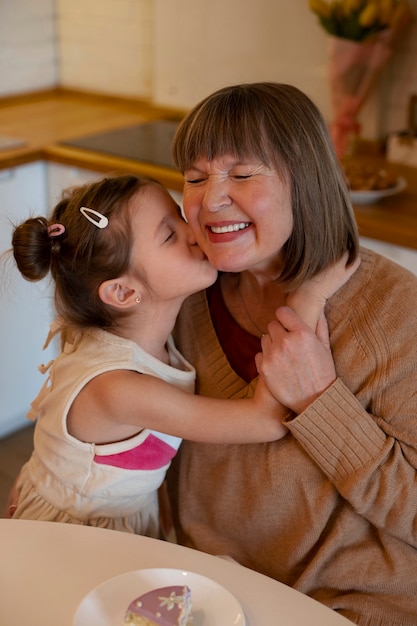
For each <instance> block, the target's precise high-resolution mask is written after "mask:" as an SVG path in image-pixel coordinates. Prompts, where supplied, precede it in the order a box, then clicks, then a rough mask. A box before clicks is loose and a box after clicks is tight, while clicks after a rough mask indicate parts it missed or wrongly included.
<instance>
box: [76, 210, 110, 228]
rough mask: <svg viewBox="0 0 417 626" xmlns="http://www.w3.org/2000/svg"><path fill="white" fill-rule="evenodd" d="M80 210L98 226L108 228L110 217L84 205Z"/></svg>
mask: <svg viewBox="0 0 417 626" xmlns="http://www.w3.org/2000/svg"><path fill="white" fill-rule="evenodd" d="M80 212H81V213H82V214H83V215H84V217H85V218H86V219H87V220H88V221H89V222H91V223H92V224H94V226H97V228H106V226H108V224H109V220H108V218H107V217H106V216H105V215H103V214H102V213H99V212H98V211H95V210H94V209H88V208H87V207H86V206H82V207H81V208H80Z"/></svg>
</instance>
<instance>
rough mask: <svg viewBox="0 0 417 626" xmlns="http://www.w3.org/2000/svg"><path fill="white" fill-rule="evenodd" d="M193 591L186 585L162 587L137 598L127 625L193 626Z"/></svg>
mask: <svg viewBox="0 0 417 626" xmlns="http://www.w3.org/2000/svg"><path fill="white" fill-rule="evenodd" d="M192 621H193V618H192V615H191V591H190V589H189V588H188V587H187V586H186V585H184V586H181V585H176V586H173V585H171V586H170V587H160V588H159V589H153V590H152V591H148V592H147V593H144V594H143V595H142V596H139V597H138V598H135V599H134V600H133V601H132V602H131V603H130V604H129V606H128V608H127V611H126V615H125V621H124V623H125V624H134V625H135V626H191V624H192Z"/></svg>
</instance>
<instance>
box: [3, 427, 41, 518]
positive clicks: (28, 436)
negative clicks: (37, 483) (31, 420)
mask: <svg viewBox="0 0 417 626" xmlns="http://www.w3.org/2000/svg"><path fill="white" fill-rule="evenodd" d="M32 441H33V426H29V427H28V428H24V429H22V430H19V431H18V432H16V433H14V434H12V435H9V436H8V437H5V438H4V439H0V517H4V512H5V509H6V501H7V496H8V493H9V490H10V487H11V486H12V485H13V482H14V479H15V477H16V476H17V474H18V473H19V470H20V468H21V467H22V465H23V463H24V462H25V461H26V460H27V459H28V458H29V456H30V454H31V452H32V445H33V444H32Z"/></svg>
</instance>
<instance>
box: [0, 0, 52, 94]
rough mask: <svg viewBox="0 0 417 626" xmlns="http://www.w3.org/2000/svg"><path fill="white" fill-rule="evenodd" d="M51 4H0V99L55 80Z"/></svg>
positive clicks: (48, 0) (6, 0) (41, 0)
mask: <svg viewBox="0 0 417 626" xmlns="http://www.w3.org/2000/svg"><path fill="white" fill-rule="evenodd" d="M55 38H56V29H55V13H54V0H36V2H34V1H33V0H0V97H1V96H5V95H10V94H12V95H13V94H17V93H21V92H26V91H34V90H39V89H46V88H49V87H52V86H53V85H55V84H56V82H57V80H58V63H57V55H56V48H55Z"/></svg>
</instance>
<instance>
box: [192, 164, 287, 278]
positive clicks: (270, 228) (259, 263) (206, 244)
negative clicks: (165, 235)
mask: <svg viewBox="0 0 417 626" xmlns="http://www.w3.org/2000/svg"><path fill="white" fill-rule="evenodd" d="M184 176H185V185H184V213H185V216H186V218H187V220H188V222H189V224H190V226H191V229H192V231H193V234H194V236H195V238H196V240H197V243H198V245H199V246H200V247H201V248H202V249H203V250H204V252H205V253H206V255H207V257H208V259H209V261H210V262H211V263H212V265H214V267H216V268H217V269H218V270H221V271H225V272H241V271H244V270H249V271H254V272H256V271H258V272H264V273H271V272H273V273H274V274H276V273H279V271H280V265H279V264H280V256H281V255H280V252H281V250H282V247H283V245H284V244H285V242H286V241H287V240H288V238H289V236H290V235H291V232H292V229H293V212H292V206H291V190H290V184H289V182H288V181H286V180H285V178H286V177H285V176H282V178H281V177H280V176H279V174H278V172H277V171H276V170H275V169H270V168H268V167H267V166H265V165H264V164H263V163H260V162H258V161H255V160H249V159H245V160H243V161H242V160H239V159H238V158H236V157H235V156H233V155H229V154H225V155H223V156H221V157H216V158H215V159H213V160H212V161H209V160H208V159H207V158H205V157H202V158H200V159H198V160H196V161H195V163H193V165H192V166H191V167H190V168H189V169H187V170H186V171H185V172H184ZM287 178H288V177H287Z"/></svg>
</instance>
